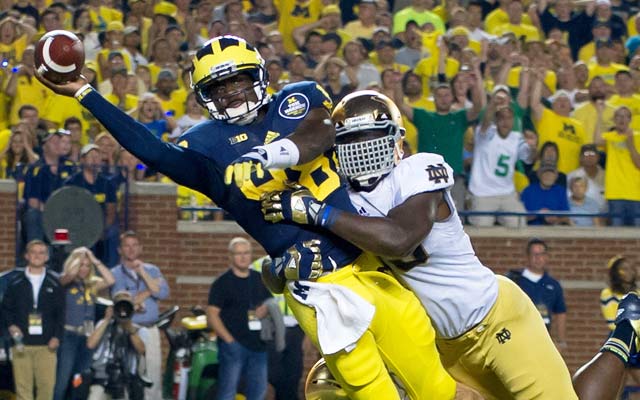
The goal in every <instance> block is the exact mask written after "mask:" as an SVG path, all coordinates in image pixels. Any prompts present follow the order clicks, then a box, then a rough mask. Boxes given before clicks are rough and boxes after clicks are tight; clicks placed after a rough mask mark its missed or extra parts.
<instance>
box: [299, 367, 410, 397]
mask: <svg viewBox="0 0 640 400" xmlns="http://www.w3.org/2000/svg"><path fill="white" fill-rule="evenodd" d="M390 375H391V379H392V380H393V383H394V384H395V385H396V389H398V395H399V396H400V399H402V400H409V395H408V394H407V391H406V390H405V389H404V385H403V384H402V383H401V382H400V380H399V379H398V378H397V377H396V376H395V375H394V374H392V373H390ZM304 397H305V399H306V400H347V399H349V396H347V393H346V392H345V391H344V389H343V388H342V386H340V383H338V381H337V380H336V378H334V377H333V375H332V374H331V371H329V368H328V367H327V363H326V361H325V360H324V358H321V359H319V360H318V362H316V363H315V365H314V366H313V367H311V369H310V370H309V374H308V375H307V381H306V382H305V384H304Z"/></svg>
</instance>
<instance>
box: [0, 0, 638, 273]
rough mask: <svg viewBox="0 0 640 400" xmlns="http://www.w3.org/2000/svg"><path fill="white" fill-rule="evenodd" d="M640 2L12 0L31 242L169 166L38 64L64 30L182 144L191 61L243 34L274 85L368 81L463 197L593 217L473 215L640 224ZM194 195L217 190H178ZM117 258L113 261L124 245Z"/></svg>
mask: <svg viewBox="0 0 640 400" xmlns="http://www.w3.org/2000/svg"><path fill="white" fill-rule="evenodd" d="M639 11H640V8H639V7H638V4H637V2H633V1H626V0H593V1H592V0H586V1H578V2H576V1H570V0H555V1H548V0H496V1H485V0H447V1H446V2H445V1H442V2H437V1H435V0H395V1H392V0H360V1H353V0H349V1H341V2H336V1H334V0H304V1H303V0H253V1H250V0H191V1H185V0H175V2H170V1H167V0H162V1H158V0H148V1H139V0H128V1H127V0H124V1H120V0H106V1H98V0H88V1H74V0H65V1H59V2H51V0H38V1H33V0H19V1H16V2H2V4H0V12H1V14H0V67H1V68H0V83H1V88H2V90H1V91H0V151H1V153H0V154H1V158H0V165H1V169H0V178H13V179H16V180H17V181H18V182H19V183H20V198H21V199H24V201H23V202H24V224H23V226H24V227H25V230H26V232H27V233H26V234H25V240H26V241H29V240H32V239H38V238H42V232H41V229H40V230H39V228H38V226H39V225H38V224H39V223H40V222H39V219H40V218H41V215H40V214H41V212H42V207H43V204H44V203H45V202H46V200H47V197H48V195H50V193H51V192H52V191H53V190H55V189H56V188H58V187H60V186H62V185H64V184H76V185H80V186H82V187H85V188H87V189H88V190H90V191H92V193H94V194H95V197H96V199H98V201H99V202H101V204H102V205H103V206H104V209H105V227H106V228H105V229H107V230H108V229H109V227H114V226H117V223H118V221H117V219H118V218H117V213H115V211H114V209H113V207H112V205H113V204H115V203H116V200H117V199H116V197H114V194H113V189H112V187H113V188H117V187H118V185H119V184H120V183H122V182H124V181H127V180H142V179H145V180H158V181H162V180H166V178H163V177H161V176H158V174H156V173H155V171H151V170H149V169H148V168H146V167H145V166H144V165H143V164H141V163H140V161H138V160H136V159H135V158H134V157H133V156H132V155H131V154H129V153H128V152H126V151H124V150H122V149H121V148H120V147H119V145H118V144H117V142H115V140H114V139H113V138H112V137H111V136H110V135H109V134H108V133H107V132H105V131H104V128H103V127H101V126H100V124H99V123H98V122H97V121H96V120H95V119H93V117H92V116H91V114H90V113H88V112H87V111H86V110H84V109H83V108H82V107H81V106H80V105H79V103H78V102H77V101H76V100H75V99H73V98H69V97H64V96H58V95H55V94H54V93H52V92H51V91H49V90H47V89H46V88H45V87H44V86H43V85H42V84H41V83H40V82H39V81H38V80H37V79H35V78H34V43H35V42H36V41H37V40H38V38H39V37H40V36H41V35H42V34H44V33H45V32H47V31H51V30H54V29H67V30H70V31H72V32H75V33H76V34H77V35H78V36H79V37H80V38H81V40H82V41H83V43H84V47H85V54H86V62H85V66H84V68H83V74H84V76H85V77H86V78H87V79H88V81H89V82H90V83H91V84H92V85H93V86H94V87H95V88H96V89H97V90H99V91H100V93H102V94H103V95H104V96H105V97H106V98H107V99H108V100H109V101H110V102H112V103H113V104H115V105H116V106H118V107H119V108H120V109H122V110H123V111H126V112H127V113H128V114H130V115H131V117H133V118H135V119H136V120H138V121H139V122H140V123H141V124H143V125H145V126H146V127H147V128H148V129H149V130H150V132H152V134H154V135H156V136H157V137H158V138H160V139H161V140H165V141H172V142H177V143H179V137H180V135H181V134H182V133H183V132H185V131H186V130H187V129H188V128H189V127H191V126H193V125H195V124H197V123H198V122H200V121H202V120H204V119H206V118H208V115H207V114H206V113H205V112H204V111H203V109H202V108H201V107H199V105H198V104H197V100H196V98H195V96H194V95H193V94H192V93H191V90H190V76H189V70H190V66H191V58H192V56H193V54H194V53H195V51H196V50H197V49H199V48H200V47H201V46H202V44H203V43H205V42H206V41H207V40H208V39H209V38H211V37H214V36H217V35H221V34H232V35H237V36H241V37H243V38H245V39H246V40H247V41H248V42H250V43H253V44H254V45H255V46H256V47H257V48H258V50H259V51H260V53H261V55H262V57H263V58H264V59H265V62H266V64H265V66H266V70H267V72H268V74H269V79H270V84H269V88H268V91H269V93H275V92H277V91H278V90H280V89H281V88H282V87H283V86H284V85H286V84H288V83H294V82H298V81H302V80H315V81H317V82H318V83H319V84H320V85H321V86H322V87H323V88H324V89H325V90H326V92H327V93H328V94H329V96H330V97H331V98H332V99H333V101H334V102H338V101H339V100H340V99H341V98H342V97H343V96H344V95H346V94H348V93H350V92H352V91H354V90H361V89H371V90H376V91H379V92H381V93H384V94H386V95H387V96H389V97H390V98H392V99H393V100H394V101H395V102H396V103H397V104H398V105H399V106H400V108H401V110H402V112H403V116H404V125H405V128H406V137H405V145H404V148H405V156H406V155H410V154H412V153H414V152H423V151H428V152H434V153H438V154H441V155H443V156H444V158H445V160H446V161H447V162H448V163H449V164H450V165H451V166H452V168H453V170H454V172H455V178H456V185H455V186H454V188H453V191H452V192H453V197H454V199H455V202H456V205H457V207H458V209H459V210H470V211H482V212H493V211H500V212H506V213H509V212H515V213H524V212H525V211H528V212H545V211H550V212H554V211H560V212H562V211H572V212H575V213H586V214H587V215H589V214H590V215H591V216H582V217H579V216H576V217H569V216H564V215H540V214H537V215H532V216H528V217H523V215H525V214H520V215H516V216H513V215H511V216H510V215H502V214H501V215H498V216H497V217H495V216H492V215H486V214H482V213H478V214H476V215H472V216H471V217H469V218H468V222H469V223H471V224H473V225H477V226H490V225H494V224H496V223H497V224H500V225H506V226H521V225H523V224H524V223H525V219H526V220H527V221H526V223H528V224H534V225H542V224H544V225H557V224H562V225H575V226H594V225H606V224H611V225H614V226H622V225H635V226H640V153H639V150H640V133H639V131H640V34H639V29H640V13H639ZM212 134H215V133H212ZM96 164H97V165H96ZM87 170H89V171H87ZM77 171H82V173H80V174H79V175H77ZM74 174H76V175H74ZM101 176H102V177H101ZM107 187H108V188H107ZM93 189H95V191H94V190H93ZM99 199H102V201H100V200H99ZM178 205H181V206H203V205H211V203H210V201H209V200H208V199H206V198H205V197H204V196H202V195H200V194H198V193H195V192H193V191H190V190H188V189H186V188H180V189H179V196H178ZM606 213H610V214H609V215H605V214H606ZM182 214H183V215H182V217H183V218H185V219H216V220H218V219H222V218H224V214H223V213H222V212H213V213H211V212H198V213H194V212H185V213H182ZM104 238H105V241H107V242H108V241H109V238H117V231H116V230H112V231H109V232H107V231H105V235H104ZM105 247H107V248H115V247H114V244H111V245H109V244H108V243H107V245H106V246H105ZM105 254H108V251H107V252H106V253H105ZM105 257H106V258H105V260H106V262H107V263H108V264H110V265H112V261H110V260H111V259H114V260H115V256H114V255H112V256H111V259H109V258H108V257H107V256H105Z"/></svg>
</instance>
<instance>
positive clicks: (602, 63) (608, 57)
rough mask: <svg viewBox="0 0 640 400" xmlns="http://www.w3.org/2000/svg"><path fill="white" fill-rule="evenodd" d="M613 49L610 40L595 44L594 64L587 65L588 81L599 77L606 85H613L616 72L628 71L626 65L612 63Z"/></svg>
mask: <svg viewBox="0 0 640 400" xmlns="http://www.w3.org/2000/svg"><path fill="white" fill-rule="evenodd" d="M614 47H615V44H614V43H613V41H611V40H605V41H597V42H596V59H595V62H591V64H589V65H588V67H589V79H593V77H594V76H601V77H602V78H603V79H604V81H605V82H606V83H607V84H609V85H613V84H614V81H615V74H616V72H618V71H624V70H627V71H628V70H629V68H628V67H627V66H626V65H622V64H617V63H615V62H613V61H614V57H615V49H614Z"/></svg>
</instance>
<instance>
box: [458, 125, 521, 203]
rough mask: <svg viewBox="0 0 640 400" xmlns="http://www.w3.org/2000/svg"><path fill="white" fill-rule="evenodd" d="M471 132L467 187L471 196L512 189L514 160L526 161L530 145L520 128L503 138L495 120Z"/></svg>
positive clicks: (499, 192) (513, 190) (502, 192)
mask: <svg viewBox="0 0 640 400" xmlns="http://www.w3.org/2000/svg"><path fill="white" fill-rule="evenodd" d="M480 131H481V127H480V126H478V128H477V129H476V132H475V135H474V149H473V164H472V165H471V180H470V182H469V191H470V192H471V194H473V195H474V196H479V197H487V196H504V195H508V194H511V193H514V192H515V191H516V188H515V185H514V184H513V174H514V173H515V166H516V161H518V160H523V161H525V162H530V161H531V160H532V159H533V155H534V152H533V149H531V147H529V145H528V144H527V142H525V140H524V137H523V136H522V134H521V133H520V132H515V131H513V132H510V133H509V135H508V136H507V137H506V138H503V137H501V136H500V135H499V134H498V130H497V129H496V126H495V124H491V126H489V127H488V128H487V130H486V132H484V133H481V132H480Z"/></svg>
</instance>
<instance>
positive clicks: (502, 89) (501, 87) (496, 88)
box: [491, 85, 511, 96]
mask: <svg viewBox="0 0 640 400" xmlns="http://www.w3.org/2000/svg"><path fill="white" fill-rule="evenodd" d="M498 92H506V93H507V94H508V95H509V96H511V90H510V89H509V86H507V85H495V86H494V87H493V90H492V91H491V95H492V96H493V95H494V94H496V93H498Z"/></svg>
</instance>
